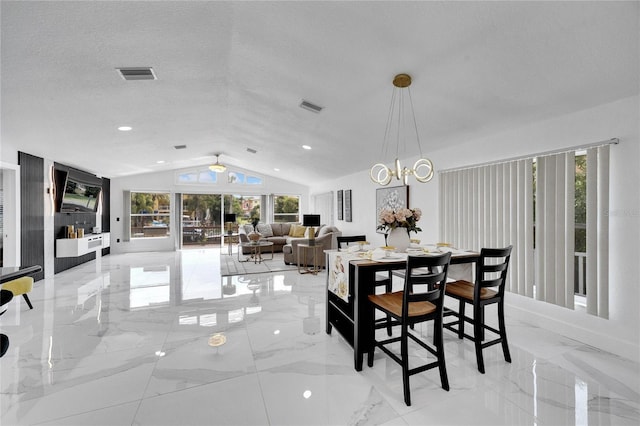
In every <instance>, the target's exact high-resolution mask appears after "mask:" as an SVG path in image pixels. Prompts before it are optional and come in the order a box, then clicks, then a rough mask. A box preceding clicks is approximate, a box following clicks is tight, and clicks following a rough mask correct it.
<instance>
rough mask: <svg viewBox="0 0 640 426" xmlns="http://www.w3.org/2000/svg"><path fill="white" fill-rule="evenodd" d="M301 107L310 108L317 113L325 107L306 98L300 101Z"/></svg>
mask: <svg viewBox="0 0 640 426" xmlns="http://www.w3.org/2000/svg"><path fill="white" fill-rule="evenodd" d="M300 108H304V109H306V110H309V111H311V112H315V113H319V112H320V111H322V109H323V107H321V106H318V105H316V104H312V103H311V102H309V101H305V100H304V99H303V100H302V102H300Z"/></svg>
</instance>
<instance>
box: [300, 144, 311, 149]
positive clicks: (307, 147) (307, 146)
mask: <svg viewBox="0 0 640 426" xmlns="http://www.w3.org/2000/svg"><path fill="white" fill-rule="evenodd" d="M302 147H303V148H304V149H311V147H310V146H309V145H302Z"/></svg>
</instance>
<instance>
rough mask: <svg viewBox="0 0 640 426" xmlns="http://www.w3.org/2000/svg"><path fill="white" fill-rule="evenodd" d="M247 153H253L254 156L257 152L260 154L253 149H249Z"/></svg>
mask: <svg viewBox="0 0 640 426" xmlns="http://www.w3.org/2000/svg"><path fill="white" fill-rule="evenodd" d="M247 152H250V153H252V154H255V153H256V152H258V151H256V150H255V149H253V148H247Z"/></svg>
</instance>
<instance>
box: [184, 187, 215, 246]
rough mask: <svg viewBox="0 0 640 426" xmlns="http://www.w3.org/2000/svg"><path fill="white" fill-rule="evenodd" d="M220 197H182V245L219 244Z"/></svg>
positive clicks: (206, 195)
mask: <svg viewBox="0 0 640 426" xmlns="http://www.w3.org/2000/svg"><path fill="white" fill-rule="evenodd" d="M221 204H222V195H220V194H183V195H182V244H183V245H188V244H203V243H208V244H220V234H221V233H222V226H221V222H222V219H221V217H222V215H221V213H220V212H221Z"/></svg>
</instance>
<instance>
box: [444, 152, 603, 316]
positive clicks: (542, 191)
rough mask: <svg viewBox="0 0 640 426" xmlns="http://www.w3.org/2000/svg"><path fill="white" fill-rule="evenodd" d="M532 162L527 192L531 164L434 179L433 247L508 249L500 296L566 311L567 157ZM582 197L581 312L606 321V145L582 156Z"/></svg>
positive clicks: (571, 253) (571, 250)
mask: <svg viewBox="0 0 640 426" xmlns="http://www.w3.org/2000/svg"><path fill="white" fill-rule="evenodd" d="M535 160H536V161H535V176H536V181H535V185H534V157H531V158H525V159H518V160H513V161H507V162H502V163H496V164H488V165H481V166H477V167H471V168H467V169H459V170H449V171H441V172H440V173H439V176H440V179H439V181H440V195H439V198H440V203H439V206H440V208H439V210H440V211H439V214H440V239H441V240H442V241H447V242H451V243H452V244H454V245H455V246H456V247H459V248H464V249H472V250H480V249H481V248H483V247H505V246H508V245H513V252H512V254H511V264H510V266H509V277H508V280H507V290H508V291H510V292H512V293H517V294H521V295H524V296H528V297H535V298H536V299H538V300H542V301H545V302H548V303H553V304H556V305H559V306H563V307H566V308H569V309H573V308H574V262H575V152H573V151H571V152H563V153H557V154H551V155H541V156H539V157H537V158H535ZM534 192H535V194H534ZM586 192H587V224H586V228H587V273H586V288H587V312H588V313H590V314H593V315H598V316H601V317H603V318H608V304H609V298H608V276H609V270H608V255H609V249H608V247H609V242H608V217H607V216H606V214H604V213H605V212H606V211H607V210H608V208H609V207H608V199H609V194H608V192H609V145H603V146H599V147H596V148H589V149H588V150H587V189H586ZM534 200H535V201H534ZM534 205H535V207H534ZM534 208H535V211H534ZM534 217H535V223H534ZM534 233H535V235H534ZM534 237H535V239H534Z"/></svg>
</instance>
